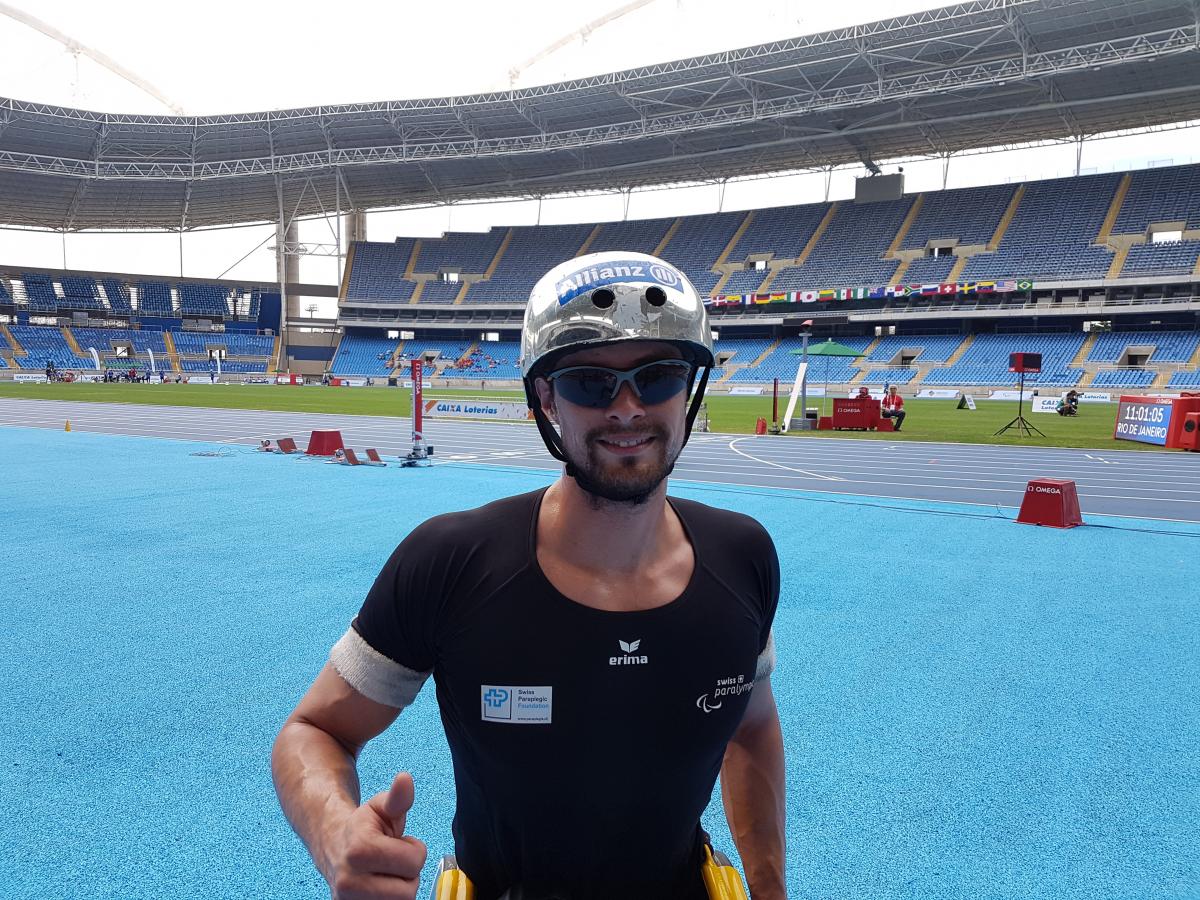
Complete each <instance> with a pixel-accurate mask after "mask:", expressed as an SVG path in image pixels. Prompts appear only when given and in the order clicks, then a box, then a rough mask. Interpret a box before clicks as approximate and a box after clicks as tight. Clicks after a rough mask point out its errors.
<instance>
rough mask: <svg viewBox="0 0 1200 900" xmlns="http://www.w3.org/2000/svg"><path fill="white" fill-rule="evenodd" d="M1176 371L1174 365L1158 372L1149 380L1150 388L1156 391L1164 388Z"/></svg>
mask: <svg viewBox="0 0 1200 900" xmlns="http://www.w3.org/2000/svg"><path fill="white" fill-rule="evenodd" d="M1176 371H1177V370H1176V369H1175V368H1174V367H1171V368H1170V369H1168V370H1166V371H1165V372H1159V373H1158V374H1157V375H1155V376H1154V380H1153V381H1152V382H1150V390H1152V391H1157V390H1162V389H1163V388H1165V387H1166V386H1167V385H1168V384H1169V383H1170V381H1171V376H1173V375H1174V374H1175V372H1176Z"/></svg>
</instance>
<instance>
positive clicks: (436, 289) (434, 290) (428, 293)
mask: <svg viewBox="0 0 1200 900" xmlns="http://www.w3.org/2000/svg"><path fill="white" fill-rule="evenodd" d="M462 287H463V286H462V284H461V283H460V282H457V281H427V282H425V287H424V289H422V291H421V302H422V303H453V302H454V301H455V299H456V298H457V297H458V292H459V291H461V290H462Z"/></svg>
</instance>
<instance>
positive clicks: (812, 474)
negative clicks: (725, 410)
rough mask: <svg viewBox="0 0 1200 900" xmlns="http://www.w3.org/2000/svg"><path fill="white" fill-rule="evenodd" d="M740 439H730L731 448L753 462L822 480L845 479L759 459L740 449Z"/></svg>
mask: <svg viewBox="0 0 1200 900" xmlns="http://www.w3.org/2000/svg"><path fill="white" fill-rule="evenodd" d="M740 440H743V438H734V439H733V440H732V441H730V442H729V449H730V450H732V451H733V452H734V453H736V454H737V455H738V456H743V457H745V458H746V459H748V460H751V461H752V462H756V463H762V464H763V465H764V466H774V467H775V468H777V469H786V470H787V471H789V472H798V473H799V474H801V475H807V476H808V477H809V478H817V479H820V480H821V481H844V480H845V479H842V478H835V477H834V476H832V475H819V474H817V473H816V472H809V471H807V470H806V469H797V468H794V467H793V466H785V465H783V464H782V463H776V462H771V461H770V460H767V459H759V458H758V457H756V456H752V455H751V454H749V453H745V452H743V451H742V450H739V449H738V447H737V443H738V441H740Z"/></svg>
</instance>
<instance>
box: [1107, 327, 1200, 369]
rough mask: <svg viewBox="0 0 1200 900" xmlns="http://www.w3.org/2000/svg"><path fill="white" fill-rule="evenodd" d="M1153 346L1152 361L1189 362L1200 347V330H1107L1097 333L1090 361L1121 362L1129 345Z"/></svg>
mask: <svg viewBox="0 0 1200 900" xmlns="http://www.w3.org/2000/svg"><path fill="white" fill-rule="evenodd" d="M1147 344H1150V345H1153V346H1154V353H1153V354H1152V355H1151V357H1150V359H1151V361H1152V362H1156V363H1163V362H1187V361H1188V360H1189V359H1191V357H1192V354H1193V353H1195V352H1196V348H1197V346H1200V331H1106V332H1101V333H1100V334H1098V335H1097V336H1096V344H1095V346H1093V347H1092V352H1091V353H1089V354H1088V358H1087V361H1088V362H1119V361H1120V359H1121V354H1122V353H1124V352H1125V348H1126V347H1131V346H1134V345H1143V346H1144V345H1147Z"/></svg>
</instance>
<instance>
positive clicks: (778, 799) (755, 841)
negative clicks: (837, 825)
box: [721, 716, 786, 900]
mask: <svg viewBox="0 0 1200 900" xmlns="http://www.w3.org/2000/svg"><path fill="white" fill-rule="evenodd" d="M783 771H784V764H783V734H782V731H781V730H780V727H779V719H778V718H777V717H775V716H772V717H771V718H770V720H768V721H767V722H764V723H763V725H761V726H760V727H758V728H756V729H753V730H745V729H743V731H740V732H739V733H738V735H737V737H736V738H735V739H734V740H733V741H731V742H730V743H729V746H728V748H727V749H726V751H725V762H724V763H723V765H722V766H721V799H722V800H723V801H724V805H725V818H726V819H727V820H728V821H729V830H730V831H731V832H732V833H733V840H734V842H735V843H736V844H737V848H738V853H739V854H741V857H742V864H743V865H744V866H745V869H746V880H747V881H748V882H749V883H750V895H751V897H752V898H753V900H785V885H784V822H785V817H786V797H785V793H784V774H783Z"/></svg>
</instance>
